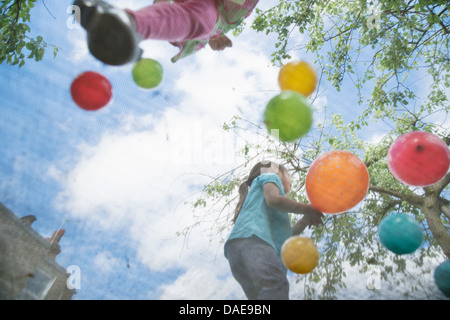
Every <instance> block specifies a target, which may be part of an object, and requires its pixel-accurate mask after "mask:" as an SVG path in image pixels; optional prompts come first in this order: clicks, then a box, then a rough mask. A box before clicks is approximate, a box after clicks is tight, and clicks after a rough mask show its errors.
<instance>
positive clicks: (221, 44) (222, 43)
mask: <svg viewBox="0 0 450 320" xmlns="http://www.w3.org/2000/svg"><path fill="white" fill-rule="evenodd" d="M209 46H210V47H211V49H213V50H215V51H220V50H224V49H225V48H231V47H232V46H233V43H232V42H231V40H230V39H228V37H227V36H220V37H218V38H215V39H210V40H209Z"/></svg>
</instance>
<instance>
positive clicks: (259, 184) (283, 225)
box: [225, 173, 292, 255]
mask: <svg viewBox="0 0 450 320" xmlns="http://www.w3.org/2000/svg"><path fill="white" fill-rule="evenodd" d="M266 183H274V184H275V185H276V186H277V187H278V189H279V190H280V195H282V196H284V195H285V193H284V188H283V183H282V182H281V179H280V177H279V176H278V175H277V174H275V173H266V174H262V175H260V176H258V177H257V178H256V179H255V180H253V182H252V185H251V187H250V190H249V192H248V194H247V197H246V198H245V201H244V204H243V206H242V209H241V212H240V213H239V216H238V218H237V219H236V222H235V224H234V227H233V230H231V234H230V236H229V237H228V240H227V242H228V241H229V240H231V239H239V238H250V237H251V236H253V235H255V236H257V237H259V238H260V239H262V240H264V241H266V242H267V243H268V244H270V245H271V246H272V247H273V248H274V249H275V251H276V252H277V254H278V255H280V251H281V246H282V245H283V243H284V241H286V239H287V238H289V237H290V236H291V235H292V229H291V223H290V219H289V214H288V213H287V212H283V211H279V210H276V209H273V208H270V207H269V206H268V205H267V204H266V202H265V200H264V192H263V186H264V185H265V184H266ZM226 245H227V243H225V247H226ZM225 252H226V250H225Z"/></svg>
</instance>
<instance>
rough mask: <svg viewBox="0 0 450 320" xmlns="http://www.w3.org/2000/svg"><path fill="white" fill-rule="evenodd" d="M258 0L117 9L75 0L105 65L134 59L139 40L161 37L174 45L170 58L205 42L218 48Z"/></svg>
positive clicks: (185, 0)
mask: <svg viewBox="0 0 450 320" xmlns="http://www.w3.org/2000/svg"><path fill="white" fill-rule="evenodd" d="M258 1H259V0H172V1H171V0H154V2H153V5H151V6H148V7H145V8H142V9H140V10H136V11H133V10H130V9H125V10H122V9H119V8H116V7H113V6H111V5H109V4H108V3H106V2H104V1H101V0H75V2H74V5H77V6H79V7H80V9H81V19H80V23H81V25H82V26H83V27H84V28H85V29H86V30H87V34H88V47H89V50H90V52H91V53H92V55H93V56H94V57H96V58H97V59H99V60H100V61H102V62H104V63H106V64H110V65H122V64H126V63H128V62H133V61H136V60H138V59H139V57H140V55H141V53H142V50H141V49H140V48H139V47H138V44H139V42H140V41H141V40H145V39H153V40H166V41H169V42H171V43H172V44H174V45H176V46H177V47H179V48H180V52H179V53H178V54H177V55H176V56H175V57H173V58H172V61H173V62H175V61H177V60H178V59H180V58H183V57H185V56H188V55H191V54H193V53H195V52H197V51H198V50H200V49H202V48H204V47H205V46H206V44H209V45H210V47H211V48H212V49H213V50H223V49H225V48H226V47H231V46H232V43H231V41H230V39H228V38H227V37H226V36H225V34H226V33H227V32H228V31H230V30H231V29H234V28H235V27H236V26H238V25H239V24H240V23H241V22H242V21H243V20H244V19H245V18H246V17H247V16H248V15H250V13H251V12H252V10H253V9H254V7H255V6H256V4H257V3H258Z"/></svg>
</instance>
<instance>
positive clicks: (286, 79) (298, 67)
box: [278, 61, 317, 97]
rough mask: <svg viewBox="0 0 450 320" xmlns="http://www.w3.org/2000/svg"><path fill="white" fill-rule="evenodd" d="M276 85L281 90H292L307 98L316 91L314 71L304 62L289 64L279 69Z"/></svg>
mask: <svg viewBox="0 0 450 320" xmlns="http://www.w3.org/2000/svg"><path fill="white" fill-rule="evenodd" d="M278 84H279V85H280V88H281V90H293V91H297V92H299V93H301V94H303V95H304V96H305V97H309V96H310V95H311V93H313V92H314V90H316V86H317V75H316V71H315V70H314V68H313V67H312V66H311V65H310V64H309V63H307V62H305V61H292V62H289V63H287V64H286V65H284V66H283V67H282V68H281V69H280V72H279V74H278Z"/></svg>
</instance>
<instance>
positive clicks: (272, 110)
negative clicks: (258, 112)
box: [264, 90, 313, 142]
mask: <svg viewBox="0 0 450 320" xmlns="http://www.w3.org/2000/svg"><path fill="white" fill-rule="evenodd" d="M312 119H313V117H312V109H311V106H310V105H309V103H308V101H307V100H306V98H305V97H304V96H303V95H302V94H300V93H298V92H295V91H290V90H286V91H282V92H281V93H280V94H278V95H276V96H275V97H273V98H272V99H271V100H270V101H269V103H268V104H267V107H266V110H265V112H264V124H265V125H266V127H267V130H269V132H271V134H273V135H275V134H276V131H272V130H277V129H278V138H279V139H280V140H281V141H285V142H292V141H295V140H298V139H299V138H301V137H302V136H304V135H305V134H306V133H308V131H309V130H310V129H311V125H312Z"/></svg>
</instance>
